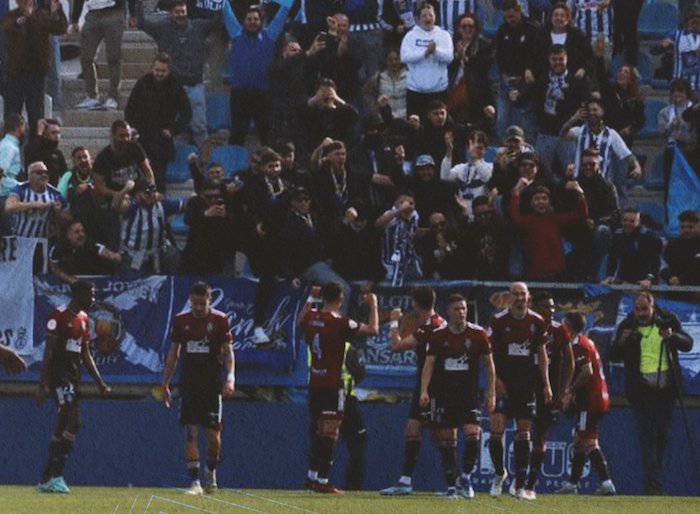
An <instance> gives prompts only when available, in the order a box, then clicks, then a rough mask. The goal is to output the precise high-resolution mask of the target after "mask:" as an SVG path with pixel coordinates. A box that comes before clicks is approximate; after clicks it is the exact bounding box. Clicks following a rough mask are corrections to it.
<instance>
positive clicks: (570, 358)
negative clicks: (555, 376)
mask: <svg viewBox="0 0 700 514" xmlns="http://www.w3.org/2000/svg"><path fill="white" fill-rule="evenodd" d="M573 376H574V349H573V347H572V345H571V344H567V345H565V346H564V350H563V352H562V370H561V377H560V382H559V387H558V388H557V391H559V392H560V393H559V394H560V395H563V394H565V393H566V392H567V391H569V390H570V389H571V379H572V378H573ZM558 400H559V402H561V400H562V399H561V398H559V399H558Z"/></svg>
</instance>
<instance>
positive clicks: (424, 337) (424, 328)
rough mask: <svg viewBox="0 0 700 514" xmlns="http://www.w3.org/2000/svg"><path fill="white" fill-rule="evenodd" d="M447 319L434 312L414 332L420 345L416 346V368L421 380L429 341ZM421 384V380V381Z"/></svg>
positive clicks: (444, 324) (443, 325)
mask: <svg viewBox="0 0 700 514" xmlns="http://www.w3.org/2000/svg"><path fill="white" fill-rule="evenodd" d="M445 326H446V322H445V319H444V318H443V317H442V316H440V315H439V314H438V313H437V312H435V313H433V315H432V316H430V318H428V320H427V321H426V322H425V323H424V324H423V325H421V326H420V327H418V328H417V329H416V331H415V332H414V333H413V337H415V338H416V341H417V342H418V345H417V346H416V368H417V369H418V380H419V381H420V374H421V372H422V371H423V365H424V364H425V352H426V347H427V345H428V342H429V341H430V338H431V336H432V335H433V332H435V331H436V330H438V329H439V328H442V327H445ZM419 385H420V382H419Z"/></svg>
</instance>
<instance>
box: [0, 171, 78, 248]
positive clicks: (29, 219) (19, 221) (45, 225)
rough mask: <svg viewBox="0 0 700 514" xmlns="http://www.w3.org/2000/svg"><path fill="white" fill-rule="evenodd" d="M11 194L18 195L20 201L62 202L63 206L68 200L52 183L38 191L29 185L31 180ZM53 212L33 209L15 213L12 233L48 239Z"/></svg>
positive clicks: (23, 183)
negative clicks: (42, 190) (41, 191)
mask: <svg viewBox="0 0 700 514" xmlns="http://www.w3.org/2000/svg"><path fill="white" fill-rule="evenodd" d="M9 196H10V197H12V196H15V197H17V199H18V200H19V201H20V202H41V203H54V202H61V204H62V205H63V206H65V205H66V201H65V200H64V199H63V196H61V193H60V192H59V191H58V189H56V188H55V187H53V186H52V185H50V184H46V189H45V190H44V192H43V193H37V192H36V191H34V190H33V189H32V188H31V187H30V186H29V182H22V183H21V184H19V185H18V186H17V187H15V188H14V189H13V190H12V192H11V193H10V195H9ZM51 212H52V210H51V209H47V210H39V209H32V210H30V211H24V212H18V213H15V217H14V224H13V230H12V233H13V234H14V235H16V236H20V237H40V238H44V239H46V238H47V237H48V233H49V217H50V216H51Z"/></svg>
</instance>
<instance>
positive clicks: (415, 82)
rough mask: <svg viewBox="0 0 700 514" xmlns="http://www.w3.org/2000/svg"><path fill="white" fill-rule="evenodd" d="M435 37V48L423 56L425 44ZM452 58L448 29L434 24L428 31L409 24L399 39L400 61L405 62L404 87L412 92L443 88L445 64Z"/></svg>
mask: <svg viewBox="0 0 700 514" xmlns="http://www.w3.org/2000/svg"><path fill="white" fill-rule="evenodd" d="M431 41H435V44H436V45H437V47H436V48H435V52H433V53H432V54H430V55H428V56H426V55H425V51H426V49H427V48H428V44H429V43H430V42H431ZM453 58H454V47H453V45H452V38H451V37H450V34H449V32H447V31H446V30H443V29H441V28H440V27H438V26H435V27H433V29H432V30H431V31H429V32H428V31H426V30H424V29H423V28H422V27H421V26H420V25H416V26H415V27H413V28H412V29H411V30H410V31H409V32H408V33H407V34H406V37H405V38H404V39H403V42H402V43H401V62H403V63H405V64H406V65H407V66H408V81H407V87H408V89H409V90H410V91H414V92H416V93H438V92H440V91H445V90H446V89H447V85H448V80H447V65H448V64H450V63H451V62H452V59H453Z"/></svg>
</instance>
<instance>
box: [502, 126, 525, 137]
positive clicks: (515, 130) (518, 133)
mask: <svg viewBox="0 0 700 514" xmlns="http://www.w3.org/2000/svg"><path fill="white" fill-rule="evenodd" d="M506 139H521V140H525V131H524V130H523V129H522V128H520V127H518V126H517V125H511V126H510V127H508V128H507V129H506Z"/></svg>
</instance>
